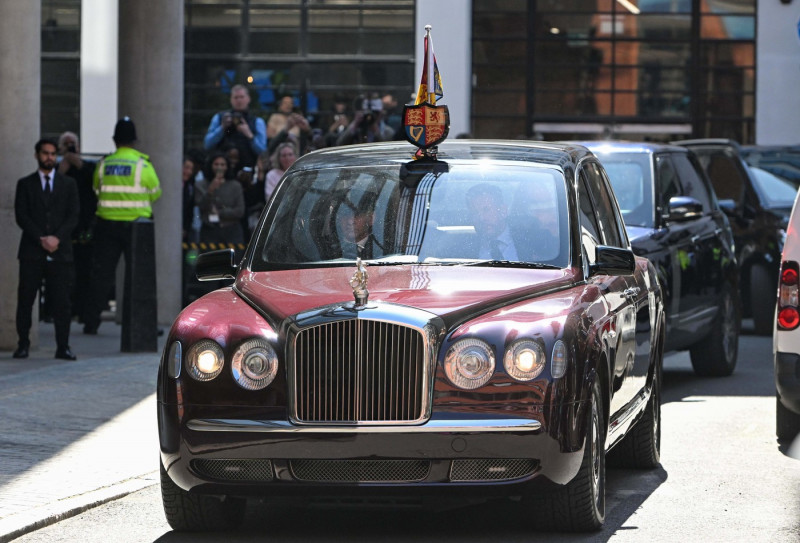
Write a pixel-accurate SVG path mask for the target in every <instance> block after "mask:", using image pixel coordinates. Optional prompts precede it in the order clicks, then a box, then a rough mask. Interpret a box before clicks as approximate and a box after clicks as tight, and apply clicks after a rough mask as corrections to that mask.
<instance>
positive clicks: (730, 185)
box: [695, 149, 746, 203]
mask: <svg viewBox="0 0 800 543" xmlns="http://www.w3.org/2000/svg"><path fill="white" fill-rule="evenodd" d="M695 154H696V155H697V158H698V159H699V161H700V164H701V165H702V166H703V169H705V172H706V175H708V178H709V180H710V181H711V186H712V187H714V192H716V194H717V198H719V199H720V200H728V199H730V200H733V201H734V202H736V203H741V202H742V200H743V198H744V189H745V186H746V181H745V179H744V175H745V172H744V169H743V167H742V165H741V164H740V163H739V159H738V158H737V157H735V156H733V155H732V154H730V153H728V152H726V151H723V150H717V149H715V150H704V149H696V150H695Z"/></svg>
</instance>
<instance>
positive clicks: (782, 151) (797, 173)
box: [740, 145, 800, 187]
mask: <svg viewBox="0 0 800 543" xmlns="http://www.w3.org/2000/svg"><path fill="white" fill-rule="evenodd" d="M740 151H741V153H742V158H744V160H745V162H747V163H748V164H749V165H750V166H755V167H758V168H761V169H762V170H767V171H768V172H770V173H773V174H775V175H777V176H779V177H781V178H783V179H786V180H787V181H789V182H790V183H792V184H793V185H794V186H795V187H800V145H742V147H741V149H740Z"/></svg>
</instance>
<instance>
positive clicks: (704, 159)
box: [675, 139, 796, 335]
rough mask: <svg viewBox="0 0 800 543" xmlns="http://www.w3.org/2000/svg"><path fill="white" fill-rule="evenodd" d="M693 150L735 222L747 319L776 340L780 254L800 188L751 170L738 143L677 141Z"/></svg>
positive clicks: (737, 256)
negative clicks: (774, 325) (751, 320)
mask: <svg viewBox="0 0 800 543" xmlns="http://www.w3.org/2000/svg"><path fill="white" fill-rule="evenodd" d="M675 144H676V145H681V146H683V147H686V148H688V149H691V150H692V151H693V152H694V154H695V155H696V156H697V158H698V159H699V161H700V164H702V166H703V170H704V171H705V172H706V175H708V177H709V179H710V180H711V186H713V187H714V191H715V192H716V193H717V198H719V202H720V206H721V207H722V208H723V209H724V210H725V212H726V213H727V214H728V216H729V217H730V222H731V227H732V229H733V237H734V240H735V241H736V260H737V261H738V262H739V274H740V276H741V283H742V288H741V300H742V315H743V316H745V317H752V319H753V323H754V326H755V332H756V333H757V334H759V335H772V327H773V318H774V314H775V302H776V298H777V291H778V273H779V271H780V265H781V251H782V250H783V242H784V240H785V239H786V226H787V224H788V221H789V215H790V213H791V211H792V205H793V204H794V198H795V195H796V189H793V188H792V187H791V185H789V184H788V183H787V182H785V181H781V180H780V179H779V178H777V177H775V176H773V175H771V174H769V172H767V171H765V170H761V169H756V168H753V167H751V166H749V165H748V164H747V163H746V162H745V161H744V159H743V158H742V153H741V149H740V147H739V144H738V143H736V142H735V141H732V140H725V139H697V140H685V141H678V142H675Z"/></svg>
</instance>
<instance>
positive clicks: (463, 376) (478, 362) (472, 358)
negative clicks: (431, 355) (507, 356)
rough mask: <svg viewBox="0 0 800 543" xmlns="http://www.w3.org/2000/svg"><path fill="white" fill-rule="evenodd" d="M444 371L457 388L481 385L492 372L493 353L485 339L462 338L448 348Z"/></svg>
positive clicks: (470, 388)
mask: <svg viewBox="0 0 800 543" xmlns="http://www.w3.org/2000/svg"><path fill="white" fill-rule="evenodd" d="M444 371H445V373H446V374H447V378H448V379H450V381H451V382H452V383H453V384H454V385H456V386H457V387H459V388H463V389H466V390H472V389H474V388H478V387H481V386H483V385H485V384H486V382H487V381H488V380H489V378H491V376H492V373H494V354H493V353H492V349H491V347H489V345H488V344H487V343H486V342H485V341H481V340H479V339H462V340H461V341H457V342H456V343H454V344H453V346H452V347H450V349H448V351H447V355H446V356H445V357H444Z"/></svg>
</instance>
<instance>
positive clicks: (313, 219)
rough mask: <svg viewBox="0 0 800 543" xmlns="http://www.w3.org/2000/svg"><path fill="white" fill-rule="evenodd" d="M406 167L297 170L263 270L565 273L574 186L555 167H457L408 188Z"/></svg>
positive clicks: (277, 215)
mask: <svg viewBox="0 0 800 543" xmlns="http://www.w3.org/2000/svg"><path fill="white" fill-rule="evenodd" d="M404 172H405V169H404V168H402V167H401V166H400V165H390V166H387V165H385V164H378V165H373V166H359V167H337V168H329V169H320V170H313V171H303V170H297V171H294V172H290V173H289V175H288V177H287V179H286V181H285V182H284V183H283V184H282V185H281V187H280V189H279V191H278V192H277V193H276V195H275V200H274V202H273V204H272V206H271V208H270V214H271V215H272V217H271V219H270V220H267V221H266V222H265V224H266V225H268V226H269V231H266V232H261V233H260V234H259V239H258V241H257V245H256V253H255V256H256V258H255V261H254V269H256V270H259V269H275V268H276V267H277V268H292V267H302V266H307V265H319V264H320V263H330V264H332V265H342V264H347V263H351V262H352V261H353V260H354V259H355V258H356V257H360V258H362V259H366V260H383V261H385V262H394V263H412V262H426V261H429V262H435V261H441V260H443V259H445V260H446V259H452V260H455V261H459V260H484V259H491V260H508V261H513V262H527V263H541V264H547V265H552V266H557V267H566V266H567V265H568V263H569V235H568V232H569V216H568V213H567V200H566V182H565V179H564V176H563V173H562V172H561V171H559V170H557V169H555V168H546V167H536V168H534V167H520V166H516V165H509V166H499V165H493V167H492V168H488V169H487V168H482V167H480V166H479V165H475V164H470V165H458V164H450V165H449V168H448V171H446V172H444V173H438V174H437V175H433V174H429V175H425V176H424V177H422V178H421V180H419V184H418V185H416V186H415V187H412V188H409V187H407V186H406V184H405V183H404V182H403V178H402V176H403V175H405V173H404Z"/></svg>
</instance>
